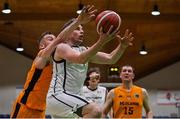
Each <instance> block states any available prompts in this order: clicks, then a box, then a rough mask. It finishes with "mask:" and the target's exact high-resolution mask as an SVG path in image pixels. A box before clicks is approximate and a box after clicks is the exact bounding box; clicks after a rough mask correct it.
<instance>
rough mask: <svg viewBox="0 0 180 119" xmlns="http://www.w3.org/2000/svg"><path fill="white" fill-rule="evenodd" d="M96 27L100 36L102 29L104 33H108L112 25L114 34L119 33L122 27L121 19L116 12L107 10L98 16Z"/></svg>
mask: <svg viewBox="0 0 180 119" xmlns="http://www.w3.org/2000/svg"><path fill="white" fill-rule="evenodd" d="M95 22H96V27H97V32H98V34H99V33H100V28H101V27H102V31H103V33H106V32H108V30H109V28H110V27H111V25H112V26H113V29H112V32H113V31H117V30H119V28H120V25H121V17H120V16H119V15H118V14H117V13H116V12H114V11H111V10H106V11H103V12H101V13H100V14H98V16H97V17H96V20H95Z"/></svg>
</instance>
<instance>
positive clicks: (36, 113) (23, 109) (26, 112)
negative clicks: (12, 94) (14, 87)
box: [11, 102, 45, 118]
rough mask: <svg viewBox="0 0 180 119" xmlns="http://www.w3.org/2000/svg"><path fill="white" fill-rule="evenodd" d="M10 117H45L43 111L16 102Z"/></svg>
mask: <svg viewBox="0 0 180 119" xmlns="http://www.w3.org/2000/svg"><path fill="white" fill-rule="evenodd" d="M11 118H45V111H41V110H35V109H31V108H29V107H27V106H26V105H23V104H20V103H17V102H16V103H15V105H14V107H13V110H12V112H11Z"/></svg>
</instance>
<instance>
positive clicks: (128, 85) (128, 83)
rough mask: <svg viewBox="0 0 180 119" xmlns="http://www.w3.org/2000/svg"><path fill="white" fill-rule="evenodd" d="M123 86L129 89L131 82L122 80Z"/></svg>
mask: <svg viewBox="0 0 180 119" xmlns="http://www.w3.org/2000/svg"><path fill="white" fill-rule="evenodd" d="M122 86H123V88H124V89H126V90H131V88H132V86H133V84H132V82H123V85H122Z"/></svg>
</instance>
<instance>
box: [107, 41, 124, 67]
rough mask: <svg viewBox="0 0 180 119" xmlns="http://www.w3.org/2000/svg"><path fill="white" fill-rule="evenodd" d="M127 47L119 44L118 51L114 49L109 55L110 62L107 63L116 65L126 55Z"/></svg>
mask: <svg viewBox="0 0 180 119" xmlns="http://www.w3.org/2000/svg"><path fill="white" fill-rule="evenodd" d="M126 48H127V47H126V46H123V45H121V44H119V45H118V46H117V47H116V49H114V50H113V51H112V52H111V53H110V54H109V55H110V56H109V57H110V58H109V61H106V62H107V63H108V64H114V63H116V62H117V61H118V60H119V59H120V58H121V57H122V55H123V54H124V52H125V50H126Z"/></svg>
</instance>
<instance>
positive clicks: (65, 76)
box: [49, 46, 88, 94]
mask: <svg viewBox="0 0 180 119" xmlns="http://www.w3.org/2000/svg"><path fill="white" fill-rule="evenodd" d="M72 48H73V49H74V50H76V51H79V52H82V51H84V50H85V49H86V48H85V47H84V46H75V47H72ZM87 69H88V63H86V64H77V63H72V62H69V61H67V60H61V61H53V77H52V78H53V79H52V81H51V84H50V88H49V93H51V94H52V93H56V92H59V91H66V92H69V93H73V94H79V93H80V91H81V90H82V87H83V84H84V81H85V78H86V73H87Z"/></svg>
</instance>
